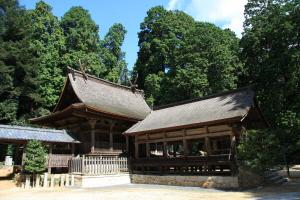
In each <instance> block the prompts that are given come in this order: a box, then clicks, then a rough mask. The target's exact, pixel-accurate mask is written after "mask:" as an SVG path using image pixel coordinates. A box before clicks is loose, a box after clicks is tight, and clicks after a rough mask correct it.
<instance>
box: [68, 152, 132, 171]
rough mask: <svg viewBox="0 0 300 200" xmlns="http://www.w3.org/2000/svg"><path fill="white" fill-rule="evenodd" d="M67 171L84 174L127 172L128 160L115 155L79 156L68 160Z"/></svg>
mask: <svg viewBox="0 0 300 200" xmlns="http://www.w3.org/2000/svg"><path fill="white" fill-rule="evenodd" d="M69 172H70V173H80V174H86V175H102V174H118V173H124V172H128V161H127V158H125V157H117V156H84V155H83V156H81V157H74V158H71V159H70V160H69Z"/></svg>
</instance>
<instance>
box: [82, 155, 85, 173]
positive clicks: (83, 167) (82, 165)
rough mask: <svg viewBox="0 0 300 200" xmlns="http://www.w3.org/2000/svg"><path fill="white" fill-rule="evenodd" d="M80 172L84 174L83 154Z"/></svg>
mask: <svg viewBox="0 0 300 200" xmlns="http://www.w3.org/2000/svg"><path fill="white" fill-rule="evenodd" d="M81 169H82V171H81V173H82V174H84V173H85V156H84V155H82V163H81Z"/></svg>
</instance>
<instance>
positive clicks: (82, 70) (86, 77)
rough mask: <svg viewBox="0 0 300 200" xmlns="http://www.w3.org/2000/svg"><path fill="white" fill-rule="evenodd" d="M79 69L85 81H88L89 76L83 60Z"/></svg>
mask: <svg viewBox="0 0 300 200" xmlns="http://www.w3.org/2000/svg"><path fill="white" fill-rule="evenodd" d="M79 67H80V71H81V73H82V76H83V78H84V79H85V80H88V76H87V75H86V73H85V71H86V66H85V65H82V63H81V60H80V59H79Z"/></svg>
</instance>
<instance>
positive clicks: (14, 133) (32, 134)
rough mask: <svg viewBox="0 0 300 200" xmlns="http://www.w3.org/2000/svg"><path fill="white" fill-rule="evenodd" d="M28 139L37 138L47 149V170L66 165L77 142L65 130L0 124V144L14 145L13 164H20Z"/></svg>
mask: <svg viewBox="0 0 300 200" xmlns="http://www.w3.org/2000/svg"><path fill="white" fill-rule="evenodd" d="M29 140H39V141H41V142H42V143H43V144H44V145H45V147H46V148H47V149H48V157H47V158H48V161H47V167H48V169H49V171H50V169H51V168H53V167H68V159H70V158H71V157H72V156H74V145H75V144H77V143H79V141H77V140H76V139H74V138H73V137H72V136H71V135H70V134H69V133H67V132H66V131H65V130H53V129H42V128H32V127H24V126H11V125H0V144H2V145H7V144H12V145H14V148H13V149H14V155H12V158H13V161H14V165H22V163H23V161H24V157H25V154H24V148H25V147H26V144H27V142H28V141H29ZM1 150H4V149H3V148H2V149H1Z"/></svg>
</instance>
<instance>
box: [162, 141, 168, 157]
mask: <svg viewBox="0 0 300 200" xmlns="http://www.w3.org/2000/svg"><path fill="white" fill-rule="evenodd" d="M167 145H168V144H167V142H163V154H164V157H165V158H167V157H168V152H167Z"/></svg>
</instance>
